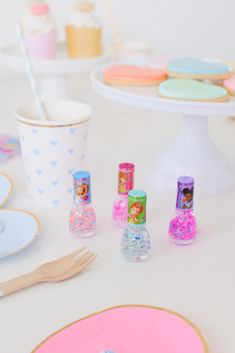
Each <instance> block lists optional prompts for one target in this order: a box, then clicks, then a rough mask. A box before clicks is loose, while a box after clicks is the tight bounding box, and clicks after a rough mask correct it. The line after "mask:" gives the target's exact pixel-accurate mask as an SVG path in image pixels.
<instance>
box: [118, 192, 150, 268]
mask: <svg viewBox="0 0 235 353" xmlns="http://www.w3.org/2000/svg"><path fill="white" fill-rule="evenodd" d="M146 199H147V196H146V193H145V191H143V190H135V189H134V190H131V191H129V193H128V215H127V227H126V229H125V230H124V232H123V236H122V242H121V252H122V255H123V256H124V257H125V258H126V260H128V261H132V262H141V261H144V260H146V259H147V258H149V256H150V254H151V241H150V236H149V232H148V230H147V229H146Z"/></svg>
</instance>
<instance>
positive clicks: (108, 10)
mask: <svg viewBox="0 0 235 353" xmlns="http://www.w3.org/2000/svg"><path fill="white" fill-rule="evenodd" d="M101 2H102V4H103V8H104V11H105V12H106V15H107V17H108V19H109V21H110V23H111V31H112V34H113V40H114V44H115V46H116V47H117V48H120V47H121V46H122V42H123V41H122V36H121V34H120V31H119V29H118V26H117V24H116V21H115V18H114V15H113V11H112V7H111V5H110V2H109V0H101Z"/></svg>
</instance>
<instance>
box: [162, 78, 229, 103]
mask: <svg viewBox="0 0 235 353" xmlns="http://www.w3.org/2000/svg"><path fill="white" fill-rule="evenodd" d="M158 92H159V95H160V97H162V98H168V99H179V100H186V101H199V102H200V101H201V102H227V101H228V100H229V95H228V93H227V91H226V90H225V89H224V88H222V87H219V86H215V85H212V84H208V83H204V82H200V81H197V80H191V79H186V78H172V79H169V80H167V81H165V82H162V83H161V84H160V86H159V88H158Z"/></svg>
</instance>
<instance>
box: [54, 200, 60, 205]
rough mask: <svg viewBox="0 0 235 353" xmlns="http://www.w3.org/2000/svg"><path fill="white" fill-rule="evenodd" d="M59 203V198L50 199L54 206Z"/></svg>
mask: <svg viewBox="0 0 235 353" xmlns="http://www.w3.org/2000/svg"><path fill="white" fill-rule="evenodd" d="M59 203H60V201H59V200H52V204H53V205H54V206H58V205H59Z"/></svg>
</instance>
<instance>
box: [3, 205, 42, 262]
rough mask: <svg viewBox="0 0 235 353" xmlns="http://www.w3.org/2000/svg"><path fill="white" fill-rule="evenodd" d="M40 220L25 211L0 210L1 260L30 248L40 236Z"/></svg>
mask: <svg viewBox="0 0 235 353" xmlns="http://www.w3.org/2000/svg"><path fill="white" fill-rule="evenodd" d="M38 230H39V220H38V219H37V217H36V216H34V215H33V214H31V213H29V212H27V211H23V210H10V209H2V210H0V259H2V258H4V257H7V256H10V255H13V254H15V253H17V252H19V251H21V250H23V249H24V248H26V247H27V246H29V245H30V244H31V243H32V242H33V241H34V240H35V239H36V238H37V236H38Z"/></svg>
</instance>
